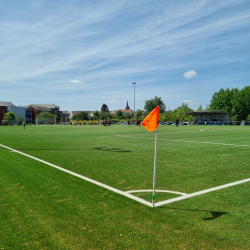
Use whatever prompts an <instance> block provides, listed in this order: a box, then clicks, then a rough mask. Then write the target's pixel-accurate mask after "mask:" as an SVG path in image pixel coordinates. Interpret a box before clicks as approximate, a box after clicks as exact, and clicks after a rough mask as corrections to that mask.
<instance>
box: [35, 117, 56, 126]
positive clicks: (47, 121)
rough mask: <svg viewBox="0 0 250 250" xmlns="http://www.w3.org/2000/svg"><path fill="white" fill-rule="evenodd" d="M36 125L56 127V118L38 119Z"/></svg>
mask: <svg viewBox="0 0 250 250" xmlns="http://www.w3.org/2000/svg"><path fill="white" fill-rule="evenodd" d="M36 125H56V119H55V118H36Z"/></svg>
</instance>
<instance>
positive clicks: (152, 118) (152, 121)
mask: <svg viewBox="0 0 250 250" xmlns="http://www.w3.org/2000/svg"><path fill="white" fill-rule="evenodd" d="M159 113H160V106H157V107H156V108H155V109H154V110H152V111H151V112H150V113H149V114H148V115H147V116H146V118H145V119H144V120H143V122H142V126H144V127H145V128H146V129H147V130H148V131H149V132H152V131H154V130H155V129H157V127H158V125H159V124H158V123H159Z"/></svg>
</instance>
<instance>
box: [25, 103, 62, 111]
mask: <svg viewBox="0 0 250 250" xmlns="http://www.w3.org/2000/svg"><path fill="white" fill-rule="evenodd" d="M30 106H32V107H33V108H35V109H36V110H43V111H50V110H51V109H59V106H57V105H55V104H29V105H27V106H26V107H27V108H28V107H30Z"/></svg>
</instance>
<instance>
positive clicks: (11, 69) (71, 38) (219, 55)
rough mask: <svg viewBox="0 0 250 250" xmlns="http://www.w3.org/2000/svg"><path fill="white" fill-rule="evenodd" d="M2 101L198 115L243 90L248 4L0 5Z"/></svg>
mask: <svg viewBox="0 0 250 250" xmlns="http://www.w3.org/2000/svg"><path fill="white" fill-rule="evenodd" d="M0 13H1V15H0V34H1V36H0V58H1V59H0V101H9V102H13V103H14V104H15V105H19V104H22V105H27V104H31V103H36V104H52V103H54V104H56V105H59V106H60V109H61V110H69V111H72V110H100V108H101V106H102V104H103V103H105V104H107V105H108V107H109V109H110V110H115V109H124V108H125V106H126V102H127V100H128V102H129V105H130V107H131V108H132V109H134V86H133V85H132V82H136V86H135V95H136V101H135V109H143V108H144V103H145V100H148V99H151V98H154V97H155V96H159V97H161V98H162V100H163V102H164V103H165V105H166V107H167V109H175V108H176V107H178V106H180V105H181V104H182V102H186V103H188V105H189V107H190V108H192V109H194V110H196V109H197V108H198V106H199V105H202V106H203V107H204V108H205V107H206V104H209V103H210V100H211V97H212V94H213V93H214V92H216V91H219V89H220V88H235V87H237V88H239V89H242V88H243V87H245V86H247V85H249V84H250V1H249V0H225V1H223V0H220V1H218V0H207V1H205V0H189V1H186V0H185V1H184V0H178V1H176V0H157V1H155V0H152V1H150V0H135V1H128V0H127V1H123V0H119V1H116V0H109V1H105V0H79V1H77V0H71V1H68V0H67V1H64V0H60V1H59V0H54V1H51V0H46V1H39V0H36V1H31V0H30V1H24V0H11V1H0Z"/></svg>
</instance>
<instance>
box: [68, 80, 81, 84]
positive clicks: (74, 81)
mask: <svg viewBox="0 0 250 250" xmlns="http://www.w3.org/2000/svg"><path fill="white" fill-rule="evenodd" d="M69 82H70V83H73V84H80V83H83V82H82V81H79V80H76V79H75V80H70V81H69Z"/></svg>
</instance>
